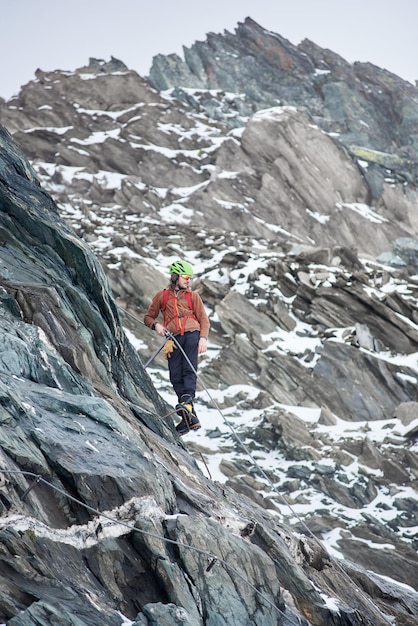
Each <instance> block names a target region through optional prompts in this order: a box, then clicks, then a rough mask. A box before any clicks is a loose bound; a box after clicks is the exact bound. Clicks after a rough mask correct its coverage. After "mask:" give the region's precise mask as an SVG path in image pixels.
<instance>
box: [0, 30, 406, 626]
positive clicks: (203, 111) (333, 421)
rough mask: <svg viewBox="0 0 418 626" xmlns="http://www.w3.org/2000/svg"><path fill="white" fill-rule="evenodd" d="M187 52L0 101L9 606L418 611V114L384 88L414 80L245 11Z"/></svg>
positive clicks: (194, 612) (178, 619)
mask: <svg viewBox="0 0 418 626" xmlns="http://www.w3.org/2000/svg"><path fill="white" fill-rule="evenodd" d="M244 43H245V47H243V46H244ZM301 47H303V52H302V51H301ZM225 50H227V51H229V55H230V57H231V59H235V61H234V62H233V63H232V65H231V68H230V70H231V71H230V72H229V74H230V75H231V76H234V77H235V78H234V80H235V82H233V83H230V84H223V83H222V82H221V78H220V76H221V74H222V72H221V69H222V68H225V67H227V65H225V63H226V61H225V58H224V56H225V54H226V52H225ZM192 52H193V54H192V53H191V52H190V54H189V53H187V54H186V60H187V66H188V68H189V69H188V70H187V69H186V67H185V66H184V65H182V64H181V63H180V61H179V60H178V59H174V61H175V63H174V61H173V59H170V58H169V59H168V60H164V59H163V58H158V59H156V61H155V63H154V66H153V68H152V71H151V74H150V79H149V81H148V80H145V79H143V78H141V77H139V76H138V75H137V74H136V73H135V72H133V71H131V70H129V69H128V68H127V67H125V66H124V65H123V63H121V62H120V61H117V60H116V59H113V60H111V61H110V62H109V63H106V62H104V61H97V60H94V59H91V60H90V63H89V65H88V66H86V67H84V68H80V70H77V71H76V72H62V71H56V72H50V73H44V72H42V71H38V72H37V78H36V80H35V81H33V82H31V83H29V84H28V85H26V86H24V87H23V88H22V90H21V92H20V94H19V95H18V97H17V98H14V99H12V100H10V101H9V102H6V103H4V104H2V105H1V121H2V123H3V125H4V126H5V127H6V128H7V129H8V130H9V131H10V133H11V134H12V135H13V140H12V139H11V137H10V136H9V134H8V132H7V131H6V129H5V128H3V129H2V134H1V159H2V161H1V170H0V173H1V180H0V183H1V220H2V245H1V247H0V259H1V264H2V272H1V284H2V288H3V296H2V302H3V305H2V307H1V315H2V319H3V323H2V328H1V330H0V333H1V334H0V337H1V344H2V351H1V355H2V356H1V358H2V374H1V376H2V387H3V391H2V394H3V400H2V402H1V405H2V410H3V417H2V420H1V433H2V437H1V440H2V455H3V456H2V458H3V461H2V468H3V469H2V475H3V478H4V481H3V485H2V491H1V494H0V497H1V503H2V507H3V508H2V517H1V518H0V520H1V523H2V540H1V548H2V556H1V571H2V574H3V576H2V583H1V596H0V620H2V619H3V621H7V623H8V624H9V623H10V624H14V625H15V624H21V625H22V626H23V625H28V624H35V623H36V624H42V625H44V624H45V625H46V624H54V625H57V624H58V625H59V624H61V623H62V624H74V625H76V624H97V623H106V624H122V623H123V624H128V623H131V622H132V623H134V624H138V625H139V624H141V626H142V625H151V624H163V623H167V624H168V623H170V624H176V623H179V624H191V625H192V624H193V626H194V625H195V624H210V625H214V626H217V625H218V624H219V625H220V624H223V625H225V624H227V625H228V626H229V625H234V624H236V625H237V626H238V625H239V626H241V625H242V624H247V623H248V624H260V625H261V624H315V625H322V624H345V625H347V624H379V625H380V624H388V623H393V620H395V621H396V623H397V624H414V623H415V622H416V620H417V616H418V601H417V594H416V591H415V590H414V587H416V580H417V565H416V563H417V560H416V548H417V545H416V527H417V524H418V520H417V506H416V505H417V492H416V480H417V476H418V459H417V444H416V436H417V418H416V415H417V402H416V400H417V398H416V382H417V359H416V355H417V337H418V335H417V324H418V311H417V287H418V285H417V278H416V276H417V267H418V243H417V240H416V239H415V235H416V231H417V216H416V200H417V188H416V179H415V173H414V172H415V169H414V168H415V165H414V162H415V161H414V159H415V158H416V157H415V156H414V148H413V144H414V137H415V135H414V132H413V124H412V122H411V124H412V125H411V126H410V131H411V132H410V134H409V135H408V138H407V134H405V133H404V134H403V131H402V127H403V125H405V123H406V122H405V119H406V118H402V116H400V115H395V113H393V120H396V123H397V124H398V126H396V124H395V122H393V124H391V125H390V129H388V130H385V129H384V128H383V126H382V120H383V118H385V117H386V113H385V114H383V113H382V111H381V107H383V104H382V101H379V103H377V100H376V98H377V96H376V94H378V93H379V91H381V90H382V85H383V83H382V81H386V87H385V89H386V91H385V94H386V96H387V97H385V98H384V99H383V100H384V103H385V106H387V107H390V106H392V107H394V106H395V104H394V103H395V102H397V99H398V98H399V97H400V91H402V93H404V95H405V98H406V101H407V102H408V107H409V108H408V111H409V113H408V115H409V118H408V119H410V121H411V120H413V119H414V115H415V113H414V111H415V109H414V106H415V105H414V102H415V98H416V90H415V89H414V88H413V87H412V86H410V85H408V84H406V83H404V82H403V81H401V80H400V79H398V78H397V77H393V76H391V75H388V74H387V73H386V72H384V71H383V70H379V68H373V67H372V66H367V69H368V73H367V72H365V68H363V71H362V72H360V69H361V68H360V67H358V66H357V64H356V66H355V68H353V67H351V66H349V64H347V63H346V62H344V61H343V60H342V59H339V58H338V57H336V55H333V54H332V53H330V52H329V51H321V50H320V49H318V48H317V47H315V46H314V45H313V44H309V45H308V44H307V43H306V42H305V43H304V44H301V46H300V47H298V48H295V47H293V46H291V44H289V42H286V41H285V40H283V39H282V38H280V37H279V36H278V35H275V34H272V33H269V32H267V31H265V30H264V29H261V28H260V27H258V25H256V24H254V22H252V21H251V20H247V21H246V22H245V24H244V25H239V27H238V29H237V33H236V35H229V34H224V35H222V36H215V35H213V36H212V35H210V36H209V37H208V41H207V42H205V43H203V44H195V46H193V47H192ZM198 52H199V54H198ZM204 52H205V54H206V57H205V59H206V60H205V63H203V62H202V63H201V65H199V63H198V56H199V55H201V58H203V54H204ZM285 52H286V54H285ZM223 55H224V56H223ZM286 55H287V56H286ZM218 56H219V58H220V59H221V60H220V61H219V67H218V65H217V58H218ZM244 57H245V59H244ZM192 58H193V60H192ZM266 58H268V59H270V61H269V62H270V70H269V71H270V72H273V70H274V72H276V74H275V75H276V78H277V76H279V78H280V80H278V79H277V80H275V81H273V80H272V74H271V73H270V74H269V73H268V72H267V69H266V62H267V61H266ZM295 58H297V59H298V63H296V60H295ZM292 59H293V60H292ZM169 61H170V63H171V62H172V61H173V63H171V70H170V71H171V74H170V76H171V79H170V80H172V82H171V83H169V82H167V83H158V84H157V78H158V75H159V76H160V78H159V80H161V81H162V80H163V78H162V77H163V76H166V77H167V75H168V69H167V66H168V65H170V64H169ZM325 61H327V63H328V65H327V66H325V65H324V63H325ZM298 64H299V65H298ZM157 67H159V68H160V70H159V74H158V72H157V69H156V68H157ZM208 67H210V68H212V69H211V71H208V70H207V68H208ZM198 68H200V69H199V71H198ZM202 68H206V69H205V70H204V71H203V69H202ZM232 68H235V70H234V72H235V74H234V72H232ZM263 68H264V69H263ZM278 68H279V69H280V72H281V74H278V73H277V72H278V71H279V69H278ZM312 68H313V69H312ZM163 70H164V71H163ZM192 70H193V71H192ZM212 70H213V71H212ZM262 70H263V71H262ZM317 70H318V71H317ZM319 70H321V71H319ZM337 70H338V72H339V73H338V72H337ZM199 72H200V74H199ZM245 72H247V74H245ZM286 72H287V74H286ZM336 72H337V74H336ZM191 73H192V74H193V75H194V76H197V75H199V76H200V78H199V80H200V81H201V82H200V83H199V84H197V83H195V84H192V83H190V82H188V80H189V78H190V74H191ZM224 73H225V72H224ZM205 76H206V79H205ZM209 76H210V77H211V81H212V80H213V81H215V78H214V77H215V76H217V78H216V81H217V82H216V81H215V82H205V80H206V81H209V78H208V77H209ZM263 77H264V78H263ZM318 77H322V78H320V80H321V81H322V83H321V85H322V87H321V89H320V88H319V87H318V84H317V82H316V81H317V80H319V78H318ZM337 78H338V81H337ZM231 80H232V78H231ZM262 80H264V81H265V85H264V87H265V88H262V89H261V87H263V84H262V83H260V84H261V87H260V84H259V81H262ZM237 81H238V82H237ZM239 81H241V83H240V82H239ZM336 81H337V82H338V85H339V88H340V90H339V92H338V93H339V94H340V98H342V100H341V102H340V104H341V106H340V105H338V106H335V110H337V109H338V110H339V111H340V113H341V111H346V115H347V120H348V121H349V123H350V129H351V130H349V131H347V133H342V132H340V131H338V132H337V126H336V125H335V119H334V118H333V117H332V116H330V115H329V112H328V113H326V112H327V111H328V109H329V108H331V109H332V108H333V106H331V104H330V100H326V98H325V96H324V94H330V93H332V92H335V89H336V87H335V82H336ZM399 81H400V82H399ZM151 83H152V84H151ZM302 83H303V85H304V86H303V85H302ZM371 83H375V85H376V92H375V96H376V97H375V96H373V97H372V96H371V95H370V93H371V92H370V84H371ZM240 85H241V87H244V86H245V85H248V90H247V91H245V90H244V89H243V88H242V89H241V87H240ZM283 85H284V86H287V87H286V89H287V92H286V90H284V91H283V92H281V93H282V95H281V96H280V98H279V97H278V92H276V91H274V90H275V89H279V87H280V89H282V88H283V89H284V87H283ZM155 87H159V88H162V87H164V88H167V87H172V90H171V91H170V92H164V93H161V94H160V93H158V91H157V90H156V89H155ZM250 87H251V89H250ZM273 87H274V89H273ZM302 87H303V89H302ZM215 88H216V91H215V90H214V89H215ZM232 88H234V90H236V91H235V92H234V93H232V91H230V89H232ZM209 89H210V91H209ZM226 90H228V91H226ZM238 91H239V93H238ZM250 91H251V93H250ZM263 92H265V99H264V100H263V99H260V97H259V95H258V96H257V94H260V93H263ZM360 92H361V93H362V94H363V100H361V98H360V96H359V93H360ZM286 93H287V94H293V95H292V98H293V99H291V98H290V96H289V98H288V96H286V97H285V95H286ZM344 94H346V99H344V97H343V95H344ZM348 94H350V95H349V96H348ZM366 96H367V97H366ZM330 97H331V96H330ZM268 98H271V100H268ZM324 98H325V99H324ZM359 98H360V100H361V102H360V104H361V106H360V104H359V103H357V104H356V106H354V104H353V103H355V102H356V101H357V100H358V99H359ZM278 99H279V101H280V106H277V101H278ZM324 102H326V106H325V105H324ZM373 102H375V104H376V106H372V103H373ZM366 105H367V106H366ZM265 106H269V107H270V108H269V109H267V110H266V109H265V108H264V109H263V107H265ZM349 106H350V107H351V108H350V109H349V110H348V107H349ZM353 107H354V108H353ZM362 107H363V108H362ZM366 108H367V110H368V112H369V118H367V132H366V131H365V130H364V129H363V125H364V124H363V122H364V119H363V116H364V111H365V109H366ZM406 108H407V107H406V105H405V111H406ZM388 110H389V109H388ZM379 115H382V117H379ZM405 115H406V114H405ZM330 120H331V121H330ZM347 120H346V122H344V125H347V124H348V121H347ZM353 129H354V130H353ZM355 129H357V130H355ZM358 129H360V130H361V131H362V133H363V131H364V133H366V135H367V137H366V135H364V134H360V135H357V136H354V135H355V132H357V131H358ZM377 129H379V132H380V133H381V135H382V136H383V135H384V136H385V137H386V139H385V140H383V139H382V136H380V135H379V136H378V130H377ZM389 131H390V133H391V138H390V139H389V138H388V137H389ZM350 133H351V134H350ZM353 133H354V135H353ZM385 142H386V143H385ZM16 144H17V145H18V146H19V148H18V147H17V146H16ZM350 146H351V147H350ZM352 146H356V147H355V149H354V148H352ZM390 146H392V147H391V148H390ZM360 148H361V149H360ZM21 150H23V153H22V152H21ZM24 155H27V157H28V159H29V160H27V159H26V156H24ZM39 181H40V182H39ZM52 198H54V199H52ZM177 257H186V258H187V259H188V260H189V261H190V262H191V263H192V264H193V265H194V266H195V269H196V272H197V274H198V280H196V281H195V286H196V287H197V288H198V289H199V290H200V292H201V295H202V297H203V299H204V301H205V303H206V305H207V308H208V311H209V314H210V318H211V324H212V331H211V341H210V350H209V354H208V357H207V358H206V360H205V361H203V362H202V363H201V366H200V367H201V378H200V389H199V398H198V403H199V404H200V413H199V414H200V415H201V417H202V423H203V428H202V429H201V431H198V432H197V433H194V434H193V435H189V436H188V439H187V441H185V442H180V441H179V440H178V439H177V438H176V435H175V433H174V430H173V424H172V419H171V416H170V415H168V414H169V413H170V411H171V406H170V403H172V402H173V397H172V393H171V391H170V388H169V385H168V382H167V375H166V365H165V363H164V362H163V361H162V360H159V358H157V359H156V361H154V362H153V364H152V366H151V367H150V368H149V369H148V370H147V371H145V370H144V368H143V365H142V364H143V363H144V362H145V360H146V358H147V357H148V356H149V354H150V353H152V351H153V350H154V349H156V348H157V347H158V339H157V338H156V337H155V336H154V335H152V334H151V333H150V331H148V330H147V329H146V328H145V327H144V326H143V324H142V323H141V319H142V316H143V313H144V310H145V308H146V306H147V304H148V302H149V300H150V297H151V295H152V294H153V293H154V291H155V289H156V288H157V287H158V286H160V285H161V286H163V285H164V284H165V282H166V271H167V266H168V264H169V262H170V261H171V260H173V258H177ZM97 259H98V260H97ZM128 338H129V339H128ZM164 416H166V417H164Z"/></svg>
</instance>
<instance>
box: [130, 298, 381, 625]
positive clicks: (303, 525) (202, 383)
mask: <svg viewBox="0 0 418 626" xmlns="http://www.w3.org/2000/svg"><path fill="white" fill-rule="evenodd" d="M124 312H125V313H127V315H129V316H131V317H132V318H133V319H134V320H136V321H137V322H140V323H141V324H143V325H144V326H146V324H145V323H144V322H143V321H142V320H140V319H139V318H137V317H136V316H135V315H132V313H130V312H129V311H125V310H124ZM166 336H167V337H169V338H170V339H172V340H173V341H174V342H175V343H176V345H177V347H178V348H179V349H180V350H181V352H182V354H183V356H184V357H185V359H186V360H187V362H188V364H189V365H190V367H191V368H192V369H193V371H194V373H195V374H196V377H197V380H198V381H199V383H200V384H201V386H202V388H203V389H204V391H205V392H206V394H207V395H208V397H209V399H210V401H211V402H212V404H213V406H214V408H215V409H216V410H217V411H218V413H219V415H220V416H221V417H222V419H223V421H224V423H225V424H226V425H227V426H228V428H229V429H230V430H231V432H232V434H233V436H234V437H235V439H236V441H237V442H238V444H239V445H240V446H241V448H242V449H243V450H244V452H245V453H246V454H247V456H248V457H249V459H250V460H251V461H252V463H253V465H254V467H255V468H256V469H258V471H259V472H260V474H261V475H262V476H263V478H264V479H265V480H266V481H267V483H268V484H269V485H270V487H271V488H272V490H273V491H274V492H275V493H276V494H277V495H278V496H279V499H280V501H281V502H282V504H284V505H285V506H287V507H288V508H289V510H290V511H291V513H292V515H293V516H294V517H296V519H297V520H298V521H299V522H300V524H301V525H302V527H303V528H305V529H306V531H307V534H308V535H309V536H310V537H312V539H313V540H314V541H315V542H316V543H317V545H318V546H319V547H320V548H321V549H322V550H324V551H325V552H326V554H328V556H330V555H329V553H328V550H327V549H326V546H325V545H323V544H322V542H321V541H320V540H319V539H318V537H316V536H315V535H314V533H313V532H312V531H311V529H310V528H309V526H307V524H306V522H305V521H304V520H303V519H302V518H301V517H300V516H299V514H298V513H297V512H296V511H295V510H294V509H293V507H292V505H291V504H289V502H286V500H285V498H284V497H283V495H282V494H281V493H280V491H278V489H277V487H276V485H274V483H273V482H272V481H271V479H270V478H269V477H268V476H267V474H266V472H265V471H264V469H263V468H262V467H261V465H259V463H257V460H256V459H255V458H254V456H253V455H252V454H251V452H250V450H249V449H248V447H247V446H246V445H245V444H244V442H243V441H242V439H241V438H240V436H239V435H238V433H237V431H236V430H235V428H234V426H233V425H232V424H231V423H230V422H228V420H227V419H226V417H225V416H224V414H223V413H222V411H221V409H220V408H219V406H218V405H217V403H216V402H215V400H214V398H213V397H212V395H211V394H210V392H209V390H208V388H207V387H206V385H205V383H204V382H203V380H202V378H201V376H200V375H199V374H198V372H197V371H196V368H195V367H194V365H193V363H192V362H191V361H190V359H189V357H188V356H187V354H186V353H185V351H184V350H183V348H182V346H181V345H180V344H179V342H178V341H177V339H176V337H175V335H173V334H172V333H170V332H169V331H166ZM330 560H332V562H333V563H334V564H335V565H336V567H337V569H339V570H340V572H341V573H342V574H343V577H345V578H346V580H348V581H349V582H350V583H351V584H352V585H353V586H354V589H355V591H356V592H357V593H358V594H359V595H360V597H361V598H362V599H363V600H364V601H365V602H366V604H368V605H369V606H371V607H372V608H373V610H374V611H375V610H377V607H376V606H375V605H374V604H373V602H372V601H371V600H370V599H369V598H368V597H367V596H366V595H365V594H364V593H363V592H362V591H361V589H359V588H358V586H357V585H356V583H355V582H354V580H353V579H352V578H351V577H350V576H349V575H348V574H347V572H346V571H345V570H344V569H343V567H342V566H341V564H340V563H339V562H338V560H337V559H332V558H331V557H330ZM380 613H381V612H380ZM381 615H382V617H383V619H384V620H385V622H386V623H387V624H388V625H389V626H391V625H392V622H391V621H390V620H389V619H388V618H386V616H385V615H384V614H383V613H381Z"/></svg>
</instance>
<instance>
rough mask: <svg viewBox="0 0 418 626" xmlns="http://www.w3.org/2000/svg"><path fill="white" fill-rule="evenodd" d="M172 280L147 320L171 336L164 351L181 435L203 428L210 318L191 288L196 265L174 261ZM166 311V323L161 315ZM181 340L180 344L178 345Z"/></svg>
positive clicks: (147, 314)
mask: <svg viewBox="0 0 418 626" xmlns="http://www.w3.org/2000/svg"><path fill="white" fill-rule="evenodd" d="M169 272H170V275H171V276H170V283H169V286H168V288H167V289H162V290H161V291H158V292H157V293H156V294H155V296H154V298H153V299H152V302H151V304H150V306H149V307H148V311H147V312H146V314H145V317H144V322H145V324H146V325H147V326H148V327H149V328H152V330H155V332H156V333H157V334H158V335H161V337H167V336H169V335H168V334H167V331H168V333H170V334H171V335H173V336H174V338H175V340H174V341H173V340H172V339H168V340H167V342H166V344H165V346H164V352H165V354H166V356H167V359H168V369H169V374H170V382H171V384H172V385H173V389H174V391H175V393H176V394H177V400H178V403H177V404H176V412H177V414H178V415H179V417H181V420H180V422H179V423H178V424H177V426H176V430H177V432H178V433H179V434H180V435H184V434H185V433H187V432H188V431H189V430H191V429H192V430H197V429H198V428H200V422H199V419H198V417H197V415H196V412H195V409H194V397H195V393H196V381H197V361H198V355H199V354H203V353H204V352H206V350H207V340H208V333H209V319H208V316H207V314H206V311H205V307H204V305H203V302H202V299H201V297H200V296H199V294H198V293H197V292H196V291H192V290H191V289H190V280H191V278H192V276H193V268H192V266H191V265H190V263H188V262H187V261H183V260H178V261H174V263H172V264H171V265H170V268H169ZM160 312H162V315H163V320H162V324H161V323H160V322H157V318H158V316H159V314H160ZM177 344H178V345H177Z"/></svg>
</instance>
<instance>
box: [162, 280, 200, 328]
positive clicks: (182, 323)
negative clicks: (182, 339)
mask: <svg viewBox="0 0 418 626" xmlns="http://www.w3.org/2000/svg"><path fill="white" fill-rule="evenodd" d="M170 293H172V294H173V300H174V302H173V305H174V315H173V317H171V318H170V319H167V313H166V309H167V302H168V299H169V297H170ZM184 296H185V298H186V301H187V305H188V307H189V309H190V314H187V315H182V316H180V315H179V312H178V301H177V297H176V295H175V293H174V292H173V290H172V289H164V294H163V301H162V304H161V310H162V312H163V324H164V326H165V327H166V328H167V327H168V324H170V323H171V322H172V321H173V320H176V321H177V330H178V331H179V332H180V334H181V335H184V329H185V328H186V321H187V320H188V319H189V317H193V318H194V319H197V318H196V316H195V314H194V313H193V298H192V292H191V291H185V292H184Z"/></svg>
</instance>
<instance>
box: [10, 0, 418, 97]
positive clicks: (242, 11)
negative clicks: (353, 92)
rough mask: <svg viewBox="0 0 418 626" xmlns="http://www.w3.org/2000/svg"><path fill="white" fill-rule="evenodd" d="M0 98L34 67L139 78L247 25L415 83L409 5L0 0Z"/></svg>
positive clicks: (414, 5) (414, 2) (417, 69)
mask: <svg viewBox="0 0 418 626" xmlns="http://www.w3.org/2000/svg"><path fill="white" fill-rule="evenodd" d="M0 7H1V16H2V32H1V37H0V59H1V62H0V96H2V97H4V98H6V99H8V98H10V97H11V96H12V95H13V94H16V93H17V92H18V91H19V88H20V87H21V86H22V85H24V84H25V83H27V82H28V81H29V80H32V79H33V78H34V73H35V71H36V69H37V68H40V69H42V70H46V71H50V70H55V69H60V70H74V69H76V68H78V67H82V66H84V65H87V63H88V60H89V58H90V57H96V58H102V59H105V60H109V59H110V56H111V55H113V56H114V57H116V58H118V59H120V60H122V61H123V62H124V63H125V64H126V65H127V66H128V67H129V68H130V69H134V70H136V71H137V72H138V73H139V74H141V75H142V76H146V75H147V74H148V72H149V69H150V67H151V63H152V57H153V56H154V55H156V54H159V53H161V54H170V53H172V52H175V53H177V54H179V55H181V56H183V53H182V50H183V46H186V47H190V46H191V45H192V44H193V43H194V42H195V41H202V40H204V39H205V37H206V34H207V33H209V32H213V33H223V31H224V30H228V31H229V32H234V30H235V28H236V26H237V24H238V22H242V21H244V19H245V18H246V17H251V18H252V19H253V20H255V21H256V22H258V23H259V24H260V25H261V26H263V28H266V29H267V30H271V31H273V32H275V33H278V34H279V35H282V36H283V37H285V38H286V39H289V40H290V41H291V42H292V43H293V44H295V45H297V44H298V43H300V42H301V41H302V40H303V39H304V38H305V37H306V38H308V39H311V40H312V41H314V42H315V43H316V44H318V45H319V46H321V47H323V48H330V49H331V50H332V51H333V52H336V53H338V54H340V55H341V56H342V57H344V58H345V59H346V60H347V61H349V62H354V61H369V62H371V63H374V64H375V65H378V66H379V67H383V68H385V69H387V70H390V71H391V72H394V73H395V74H397V75H398V76H400V77H401V78H404V79H406V80H409V81H410V82H412V83H414V81H415V79H418V35H417V23H418V0H395V1H393V0H248V1H246V0H207V1H205V2H201V1H199V0H146V1H144V0H0Z"/></svg>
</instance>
